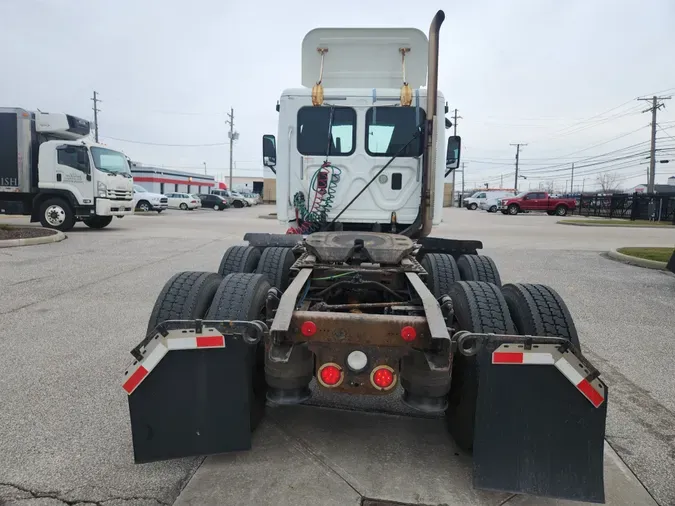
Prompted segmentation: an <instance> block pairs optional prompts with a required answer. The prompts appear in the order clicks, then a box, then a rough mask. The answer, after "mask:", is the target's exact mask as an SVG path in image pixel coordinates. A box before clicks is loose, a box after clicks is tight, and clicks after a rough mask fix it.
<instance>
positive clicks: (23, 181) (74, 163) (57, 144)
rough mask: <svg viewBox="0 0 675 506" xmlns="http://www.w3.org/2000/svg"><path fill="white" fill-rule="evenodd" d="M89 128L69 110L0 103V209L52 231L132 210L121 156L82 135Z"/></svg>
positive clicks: (100, 223) (100, 224)
mask: <svg viewBox="0 0 675 506" xmlns="http://www.w3.org/2000/svg"><path fill="white" fill-rule="evenodd" d="M89 132H90V125H89V122H88V121H86V120H83V119H80V118H76V117H74V116H71V115H69V114H63V113H51V114H50V113H44V112H40V111H37V112H29V111H25V110H23V109H18V108H0V208H5V207H12V208H14V209H16V208H18V211H19V212H20V214H26V215H30V216H31V221H32V222H34V221H40V222H41V224H42V225H43V226H44V227H47V228H54V229H58V230H69V229H71V228H72V227H73V226H74V224H75V222H76V221H83V222H84V223H85V224H86V225H87V226H89V227H91V228H104V227H106V226H107V225H109V224H110V222H111V221H112V218H113V216H118V217H120V218H121V217H123V216H127V215H130V214H133V205H132V199H133V179H132V176H131V172H130V170H129V163H128V159H127V157H126V156H125V155H124V154H123V153H122V152H120V151H116V150H113V149H110V148H108V147H107V146H104V145H102V144H97V143H93V142H90V141H88V140H86V139H85V137H86V136H87V135H89Z"/></svg>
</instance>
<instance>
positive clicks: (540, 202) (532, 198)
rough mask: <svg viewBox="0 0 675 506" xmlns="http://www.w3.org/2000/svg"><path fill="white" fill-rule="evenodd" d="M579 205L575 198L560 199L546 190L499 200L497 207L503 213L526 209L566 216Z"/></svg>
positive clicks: (516, 212)
mask: <svg viewBox="0 0 675 506" xmlns="http://www.w3.org/2000/svg"><path fill="white" fill-rule="evenodd" d="M576 207H577V201H576V200H575V199H573V198H567V199H560V198H554V197H551V196H550V195H549V194H548V193H545V192H538V191H537V192H523V193H519V194H518V195H516V196H515V197H509V198H504V199H501V200H500V201H499V204H498V206H497V209H498V210H500V211H501V212H502V214H518V213H522V212H525V211H546V214H548V215H549V216H553V215H557V216H565V215H566V214H567V213H568V212H569V211H573V210H574V209H575V208H576Z"/></svg>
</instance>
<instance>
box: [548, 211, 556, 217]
mask: <svg viewBox="0 0 675 506" xmlns="http://www.w3.org/2000/svg"><path fill="white" fill-rule="evenodd" d="M546 214H548V215H549V216H555V211H546Z"/></svg>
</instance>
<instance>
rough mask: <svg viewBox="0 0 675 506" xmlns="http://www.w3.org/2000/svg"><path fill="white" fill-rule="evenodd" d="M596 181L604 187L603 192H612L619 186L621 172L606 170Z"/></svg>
mask: <svg viewBox="0 0 675 506" xmlns="http://www.w3.org/2000/svg"><path fill="white" fill-rule="evenodd" d="M595 181H596V182H597V183H598V184H599V185H600V188H602V193H612V192H613V191H615V190H616V189H617V188H618V187H619V174H617V173H616V172H605V173H604V174H600V175H599V176H598V177H597V178H596V179H595Z"/></svg>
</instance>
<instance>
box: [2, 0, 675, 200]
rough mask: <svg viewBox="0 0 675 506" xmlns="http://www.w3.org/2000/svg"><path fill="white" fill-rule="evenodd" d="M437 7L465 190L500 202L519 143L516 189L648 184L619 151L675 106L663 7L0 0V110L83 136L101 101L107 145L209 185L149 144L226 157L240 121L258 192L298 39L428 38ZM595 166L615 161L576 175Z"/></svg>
mask: <svg viewBox="0 0 675 506" xmlns="http://www.w3.org/2000/svg"><path fill="white" fill-rule="evenodd" d="M254 5H255V8H254ZM262 6H265V7H262ZM442 7H444V8H445V12H446V22H445V24H444V25H443V28H442V32H441V56H440V89H441V90H442V91H443V92H444V94H445V97H446V100H448V102H449V105H450V107H451V109H454V108H455V107H456V108H458V109H459V114H460V115H461V116H462V118H463V119H461V120H460V121H459V126H458V134H460V135H461V136H462V140H463V145H464V148H465V149H464V150H463V153H462V157H463V159H464V160H465V162H466V171H465V172H466V181H467V186H471V185H478V184H482V183H484V182H486V181H487V182H488V183H489V184H490V186H499V184H500V176H501V175H503V177H504V186H513V161H514V154H515V148H514V147H512V146H510V145H509V144H510V143H516V142H521V143H528V146H526V147H524V148H523V150H522V153H521V163H522V173H523V174H524V175H525V176H528V174H529V176H528V180H527V181H522V182H521V183H520V187H521V188H523V187H524V185H525V186H527V185H528V184H531V185H533V187H536V186H537V185H538V184H539V183H540V182H541V181H543V180H550V179H556V180H557V184H558V185H559V187H560V189H562V188H563V187H564V184H565V179H566V178H568V177H569V176H568V171H561V167H558V165H559V164H561V163H566V162H572V161H576V162H577V164H578V165H580V166H581V167H582V168H580V169H577V176H575V187H576V186H577V185H580V184H582V181H581V180H582V179H585V181H584V183H583V184H585V185H586V189H588V188H589V187H593V184H594V183H595V178H596V177H597V173H598V172H599V171H600V170H614V169H619V171H620V173H621V174H622V178H623V181H622V182H621V184H622V186H623V187H632V186H634V185H635V184H639V183H642V182H645V180H646V176H643V175H640V176H639V177H629V176H631V175H634V176H635V175H637V174H640V173H641V172H642V173H644V174H646V170H647V166H646V165H641V163H643V162H642V161H641V159H639V157H638V155H635V156H634V157H633V158H631V157H630V156H631V155H632V154H633V153H638V152H639V150H640V149H647V148H648V145H647V144H644V145H639V146H637V147H634V148H627V147H628V146H634V145H636V144H638V143H641V142H645V141H648V140H649V135H650V130H649V126H648V125H649V122H650V118H649V114H641V113H640V111H641V110H643V109H645V108H646V107H648V104H647V103H645V102H637V101H636V100H635V98H636V97H638V96H644V95H648V94H653V93H655V92H661V93H662V94H665V95H669V94H674V95H675V65H674V64H673V56H674V55H675V1H673V0H592V1H590V0H564V1H561V0H464V1H456V0H455V1H452V2H434V1H430V0H418V1H416V2H409V1H408V2H401V1H397V0H386V1H380V0H369V1H368V2H366V1H364V0H343V1H341V2H338V3H333V2H308V1H299V0H287V1H283V2H271V1H270V2H255V3H254V2H245V1H242V2H236V3H235V2H232V1H217V0H190V1H180V2H179V1H177V0H161V1H159V0H114V1H113V0H105V1H104V0H86V1H85V0H0V48H2V49H1V50H0V76H1V78H0V97H2V105H3V106H19V107H23V108H27V109H36V108H40V109H41V110H45V111H63V112H69V113H71V114H75V115H78V116H81V117H85V118H88V119H92V115H93V113H92V110H91V107H92V101H91V96H92V92H93V90H96V91H97V92H98V93H99V95H100V98H101V100H102V103H101V104H100V109H101V113H100V115H99V123H100V135H101V140H102V141H103V142H105V143H106V144H108V145H110V146H114V147H116V148H120V149H122V150H123V151H124V152H125V153H126V154H127V155H129V156H130V157H131V158H132V159H133V160H137V161H141V162H143V163H146V164H157V165H165V166H167V167H175V168H184V169H189V170H194V171H200V170H203V162H206V164H207V169H208V170H209V173H211V174H214V175H216V176H217V177H219V176H221V175H224V174H225V172H226V171H227V167H228V160H229V152H228V149H229V148H228V146H227V145H226V144H221V145H215V146H209V147H171V146H157V145H152V144H151V143H155V144H219V143H226V142H227V128H228V126H227V125H226V124H225V120H226V119H227V117H226V112H227V111H228V110H229V108H230V107H233V108H234V114H235V125H236V130H237V131H238V132H239V133H240V140H239V141H238V142H237V143H236V145H235V155H234V158H235V161H236V166H237V171H236V175H259V174H262V167H261V165H262V164H261V152H260V150H261V141H260V138H261V135H262V134H264V133H276V128H277V126H276V121H277V113H276V111H275V104H276V101H277V99H278V98H279V95H280V94H281V91H282V90H283V89H284V88H291V87H297V86H299V84H300V56H301V54H300V49H301V43H302V39H303V37H304V35H305V33H306V32H308V31H309V30H311V29H312V28H316V27H321V26H354V27H360V26H410V27H417V28H420V29H421V30H423V31H424V32H427V31H428V28H429V23H430V21H431V19H432V17H433V15H434V14H435V12H436V10H437V9H438V8H442ZM666 102H667V104H666V105H667V107H666V109H665V110H661V111H659V115H658V123H659V125H660V128H662V129H663V130H661V129H659V134H658V137H660V138H663V140H660V141H658V143H659V145H658V146H657V147H659V148H660V149H663V150H664V151H661V152H660V157H661V158H664V159H665V158H667V157H668V154H670V157H671V158H673V163H671V164H669V165H663V164H661V165H659V166H657V169H658V171H657V183H659V182H665V180H666V178H667V175H668V174H675V113H673V111H674V110H675V98H674V99H673V100H670V101H666ZM608 111H609V112H608ZM670 136H672V137H670ZM114 139H125V140H128V141H135V142H122V141H119V140H114ZM607 141H608V142H607ZM598 144H600V145H599V146H596V145H598ZM587 148H588V149H587ZM623 148H626V149H624V150H623V151H620V150H621V149H623ZM668 148H673V149H671V150H670V151H668V150H667V149H668ZM617 150H619V151H617ZM613 152H616V153H613ZM603 153H613V154H607V155H606V156H604V157H600V158H595V159H592V160H586V159H588V158H589V157H592V156H597V155H601V154H603ZM626 154H627V155H629V156H628V158H623V159H621V160H617V161H616V162H607V161H608V160H610V159H612V158H620V157H622V156H625V155H626ZM598 160H599V161H601V162H603V164H598V165H590V166H588V167H583V166H584V165H588V164H589V163H590V164H593V163H596V162H597V161H598ZM551 166H553V167H551ZM547 167H549V168H548V169H547ZM666 169H670V170H666ZM507 183H508V184H507Z"/></svg>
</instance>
